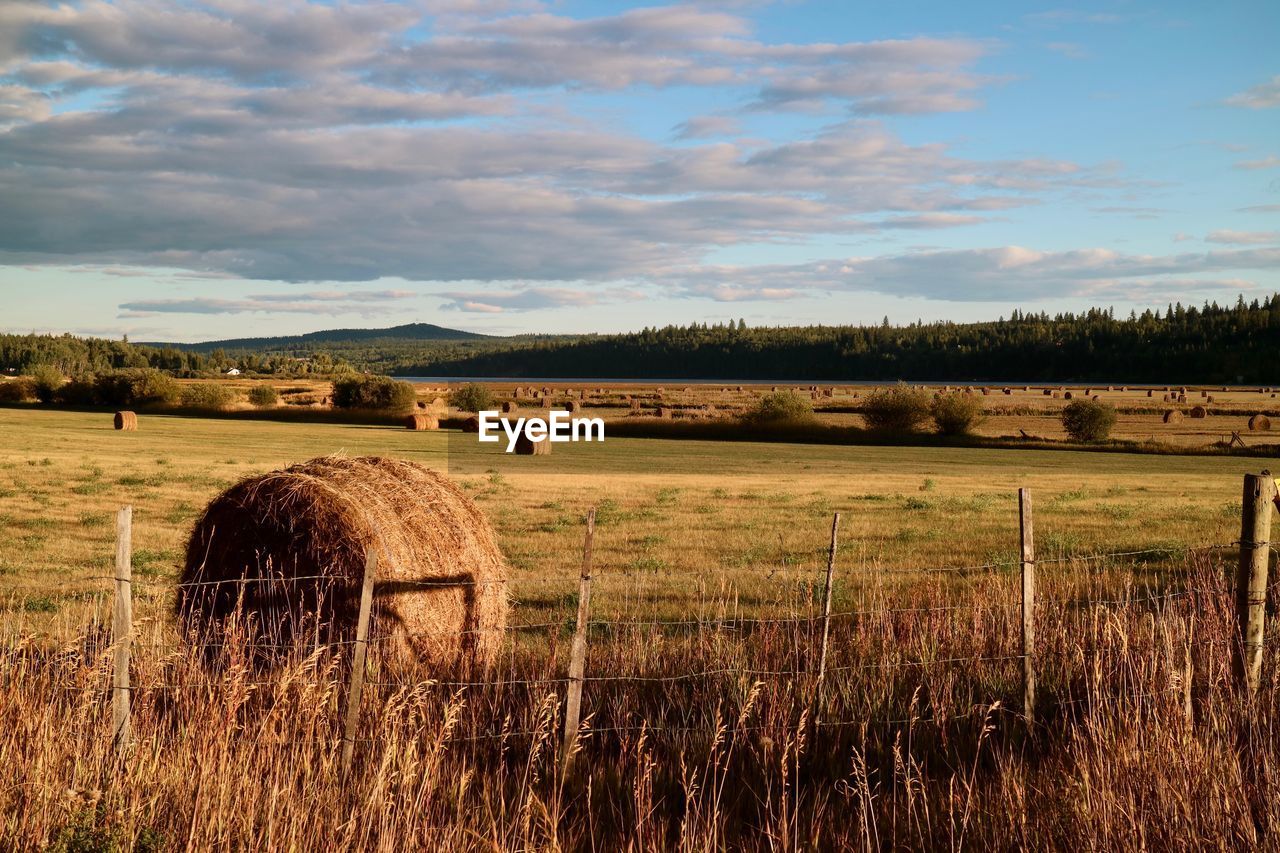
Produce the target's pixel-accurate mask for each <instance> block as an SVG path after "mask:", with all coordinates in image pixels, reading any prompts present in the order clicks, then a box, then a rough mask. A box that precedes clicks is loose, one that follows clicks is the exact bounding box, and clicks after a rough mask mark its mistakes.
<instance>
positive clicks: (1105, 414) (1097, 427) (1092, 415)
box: [1062, 400, 1116, 441]
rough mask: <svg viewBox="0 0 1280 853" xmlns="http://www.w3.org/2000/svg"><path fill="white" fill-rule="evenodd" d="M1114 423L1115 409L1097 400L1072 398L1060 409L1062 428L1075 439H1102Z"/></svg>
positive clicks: (1109, 432)
mask: <svg viewBox="0 0 1280 853" xmlns="http://www.w3.org/2000/svg"><path fill="white" fill-rule="evenodd" d="M1115 425H1116V410H1115V408H1113V407H1112V406H1111V405H1110V404H1109V403H1100V402H1098V401H1097V400H1072V401H1071V402H1070V403H1067V405H1066V406H1065V407H1063V409H1062V428H1063V429H1065V430H1066V431H1067V435H1069V436H1071V437H1072V438H1074V439H1075V440H1076V441H1103V440H1105V439H1106V438H1107V437H1108V436H1109V435H1111V428H1112V427H1114V426H1115Z"/></svg>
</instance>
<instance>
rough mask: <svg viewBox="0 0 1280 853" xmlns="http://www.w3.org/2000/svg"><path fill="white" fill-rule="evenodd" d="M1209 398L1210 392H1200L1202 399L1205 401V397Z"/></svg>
mask: <svg viewBox="0 0 1280 853" xmlns="http://www.w3.org/2000/svg"><path fill="white" fill-rule="evenodd" d="M1208 396H1209V392H1208V391H1201V392H1200V398H1201V399H1204V398H1205V397H1208Z"/></svg>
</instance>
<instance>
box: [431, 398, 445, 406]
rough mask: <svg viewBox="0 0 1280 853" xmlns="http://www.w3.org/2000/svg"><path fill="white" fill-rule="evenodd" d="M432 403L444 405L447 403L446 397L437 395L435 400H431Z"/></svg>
mask: <svg viewBox="0 0 1280 853" xmlns="http://www.w3.org/2000/svg"><path fill="white" fill-rule="evenodd" d="M431 405H433V406H443V405H445V402H444V397H436V398H435V399H433V400H432V401H431Z"/></svg>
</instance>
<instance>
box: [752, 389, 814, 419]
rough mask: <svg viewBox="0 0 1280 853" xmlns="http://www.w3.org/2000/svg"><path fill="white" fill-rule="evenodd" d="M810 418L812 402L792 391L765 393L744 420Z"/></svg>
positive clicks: (811, 416) (811, 415)
mask: <svg viewBox="0 0 1280 853" xmlns="http://www.w3.org/2000/svg"><path fill="white" fill-rule="evenodd" d="M812 418H813V403H811V402H809V401H808V400H806V399H805V398H804V397H801V396H800V395H799V394H797V393H796V392H794V391H775V392H773V393H772V394H765V395H764V396H763V397H761V398H760V401H759V402H757V403H756V405H755V408H754V409H752V410H751V411H750V412H748V413H747V416H746V420H748V421H750V422H751V423H757V424H769V423H772V424H777V423H788V422H797V421H807V420H812Z"/></svg>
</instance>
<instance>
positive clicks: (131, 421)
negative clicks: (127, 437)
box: [115, 412, 138, 432]
mask: <svg viewBox="0 0 1280 853" xmlns="http://www.w3.org/2000/svg"><path fill="white" fill-rule="evenodd" d="M115 427H116V429H119V430H124V431H125V432H137V430H138V416H137V415H136V414H134V413H133V412H116V416H115Z"/></svg>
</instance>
